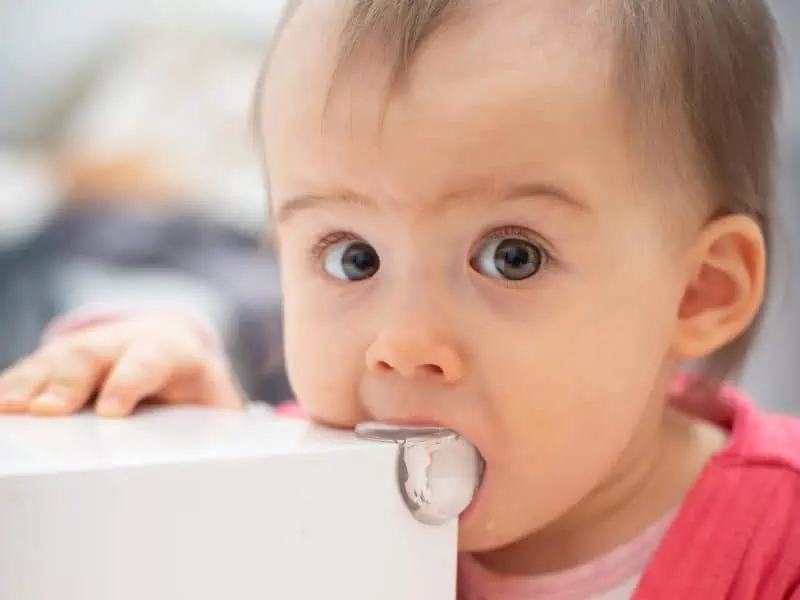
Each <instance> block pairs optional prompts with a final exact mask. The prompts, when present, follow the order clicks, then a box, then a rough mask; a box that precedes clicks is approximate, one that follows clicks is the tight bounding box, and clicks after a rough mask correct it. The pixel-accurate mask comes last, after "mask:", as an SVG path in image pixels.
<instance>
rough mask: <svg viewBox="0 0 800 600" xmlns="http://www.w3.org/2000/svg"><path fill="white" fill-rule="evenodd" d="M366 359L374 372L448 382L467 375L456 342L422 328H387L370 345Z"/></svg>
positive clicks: (450, 383) (458, 379) (454, 381)
mask: <svg viewBox="0 0 800 600" xmlns="http://www.w3.org/2000/svg"><path fill="white" fill-rule="evenodd" d="M366 359H367V367H368V368H369V369H370V370H371V371H373V372H375V373H397V374H398V375H401V376H402V377H406V378H409V379H423V380H429V381H433V382H438V383H441V384H445V385H452V384H456V383H458V382H459V381H461V380H462V379H463V377H464V364H463V361H462V359H461V356H460V355H459V352H458V351H457V350H456V348H455V347H454V346H453V344H451V343H449V342H447V341H446V340H443V339H441V338H439V337H437V336H436V335H434V334H433V333H432V332H428V331H424V330H421V329H416V330H411V329H408V328H405V329H404V330H401V329H394V330H391V331H386V332H384V333H383V334H382V335H381V336H379V337H378V339H376V340H375V342H374V343H373V344H372V346H370V348H369V350H368V351H367V357H366Z"/></svg>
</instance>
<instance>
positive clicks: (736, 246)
mask: <svg viewBox="0 0 800 600" xmlns="http://www.w3.org/2000/svg"><path fill="white" fill-rule="evenodd" d="M766 262H767V257H766V243H765V240H764V235H763V232H762V231H761V228H760V227H759V225H758V224H757V223H756V222H755V221H754V220H753V219H752V218H750V217H747V216H744V215H731V216H726V217H721V218H719V219H716V220H714V221H712V222H711V223H709V224H708V225H707V226H706V227H705V228H704V229H703V230H702V232H701V233H700V235H699V236H698V238H697V241H696V243H695V245H694V247H693V250H692V253H691V260H690V266H689V269H688V272H687V285H686V290H685V293H684V296H683V300H682V302H681V305H680V309H679V314H678V327H677V330H676V335H675V339H674V343H673V352H674V353H675V354H676V355H677V356H678V357H679V358H682V359H684V360H695V359H702V358H705V357H707V356H709V355H711V354H713V353H714V352H715V351H716V350H719V349H720V348H722V347H724V346H725V345H727V344H728V343H730V342H732V341H733V340H734V339H736V338H737V337H739V335H741V334H742V333H743V332H744V331H746V330H747V328H748V327H749V326H750V325H751V324H752V323H753V321H754V320H755V318H756V316H757V315H758V312H759V309H760V308H761V304H762V302H763V299H764V286H765V280H766Z"/></svg>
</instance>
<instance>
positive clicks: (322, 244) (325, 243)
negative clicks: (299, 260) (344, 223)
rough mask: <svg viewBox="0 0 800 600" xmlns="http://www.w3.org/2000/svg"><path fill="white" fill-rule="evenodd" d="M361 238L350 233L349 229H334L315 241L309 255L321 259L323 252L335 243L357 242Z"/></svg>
mask: <svg viewBox="0 0 800 600" xmlns="http://www.w3.org/2000/svg"><path fill="white" fill-rule="evenodd" d="M359 241H361V238H360V237H359V236H357V235H356V234H354V233H350V232H349V231H334V232H331V233H328V234H326V235H324V236H322V237H321V238H320V239H319V240H317V242H316V243H315V244H314V245H313V246H312V247H311V256H312V258H313V259H314V260H321V259H322V257H323V255H324V254H325V252H326V251H327V250H328V249H329V248H330V247H331V246H335V245H336V244H340V243H342V242H359Z"/></svg>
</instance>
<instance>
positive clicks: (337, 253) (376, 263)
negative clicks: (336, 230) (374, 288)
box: [324, 241, 381, 281]
mask: <svg viewBox="0 0 800 600" xmlns="http://www.w3.org/2000/svg"><path fill="white" fill-rule="evenodd" d="M380 266H381V260H380V257H379V256H378V253H377V252H376V251H375V248H373V247H372V246H370V245H369V244H367V243H366V242H353V241H347V242H340V243H338V244H335V245H333V246H331V248H330V249H329V250H328V252H327V254H326V255H325V262H324V267H325V271H327V272H328V273H329V274H330V275H331V276H332V277H335V278H336V279H341V280H342V281H364V280H365V279H369V278H370V277H374V276H375V274H376V273H377V272H378V270H379V269H380Z"/></svg>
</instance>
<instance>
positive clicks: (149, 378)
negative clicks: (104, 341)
mask: <svg viewBox="0 0 800 600" xmlns="http://www.w3.org/2000/svg"><path fill="white" fill-rule="evenodd" d="M172 371H173V365H172V364H171V363H170V362H169V361H168V360H164V359H163V358H160V357H159V356H158V355H155V354H154V352H153V348H152V346H148V345H134V346H131V347H130V348H129V349H128V350H127V351H125V352H124V353H123V354H122V356H121V357H120V359H119V360H118V361H117V364H116V365H114V367H113V368H112V369H111V371H110V372H109V374H108V377H106V380H105V383H104V385H103V387H102V389H101V390H100V393H99V394H98V396H97V402H96V405H95V409H96V411H97V413H98V414H99V415H101V416H104V417H110V418H120V417H127V416H128V415H130V414H131V413H132V412H133V411H134V409H135V408H136V406H137V405H138V404H139V403H140V402H142V401H143V400H145V399H146V398H148V397H150V396H154V395H156V394H157V393H158V392H160V391H161V390H162V389H163V388H164V386H165V385H166V384H167V382H168V381H169V378H170V376H171V375H172Z"/></svg>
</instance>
